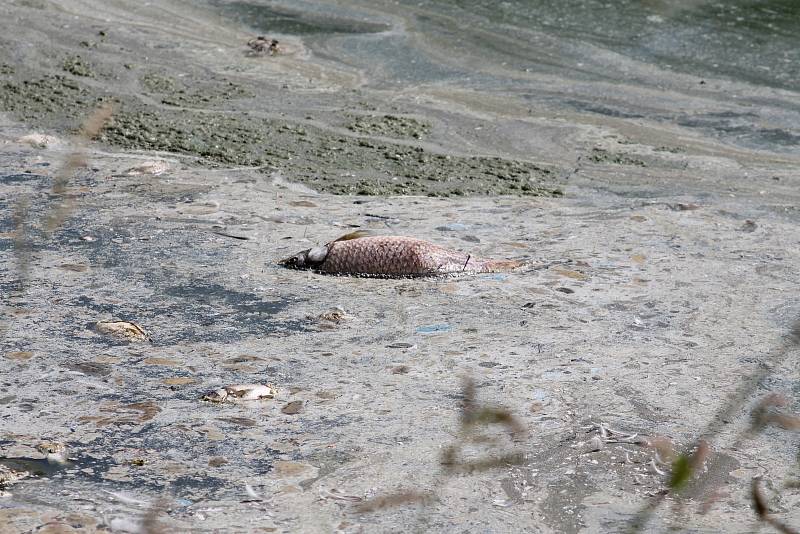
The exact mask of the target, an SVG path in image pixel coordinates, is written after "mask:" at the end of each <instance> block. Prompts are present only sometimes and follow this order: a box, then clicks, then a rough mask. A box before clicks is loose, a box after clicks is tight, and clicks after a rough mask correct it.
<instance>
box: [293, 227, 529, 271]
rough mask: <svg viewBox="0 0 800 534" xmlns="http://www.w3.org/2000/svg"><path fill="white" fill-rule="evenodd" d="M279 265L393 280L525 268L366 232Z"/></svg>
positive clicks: (305, 252) (340, 239) (402, 238)
mask: <svg viewBox="0 0 800 534" xmlns="http://www.w3.org/2000/svg"><path fill="white" fill-rule="evenodd" d="M278 264H279V265H282V266H283V267H287V268H290V269H306V270H312V271H317V272H320V273H326V274H342V275H355V276H373V277H379V278H393V277H406V276H409V277H411V276H436V275H445V274H456V273H494V272H505V271H511V270H514V269H516V268H517V267H520V266H522V265H523V262H521V261H517V260H492V259H483V258H473V257H472V256H471V255H470V254H465V253H463V252H459V251H457V250H452V249H448V248H444V247H441V246H439V245H435V244H433V243H431V242H429V241H425V240H423V239H416V238H413V237H403V236H366V235H364V232H353V233H350V234H347V235H344V236H342V237H340V238H339V239H337V240H335V241H331V242H330V243H328V244H326V245H323V246H319V247H314V248H310V249H308V250H304V251H302V252H299V253H297V254H295V255H294V256H290V257H288V258H286V259H283V260H281V261H280V262H278Z"/></svg>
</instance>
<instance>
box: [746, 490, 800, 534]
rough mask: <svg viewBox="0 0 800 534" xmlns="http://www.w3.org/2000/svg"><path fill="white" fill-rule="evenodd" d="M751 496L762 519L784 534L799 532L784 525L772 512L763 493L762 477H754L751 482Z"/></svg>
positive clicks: (754, 506)
mask: <svg viewBox="0 0 800 534" xmlns="http://www.w3.org/2000/svg"><path fill="white" fill-rule="evenodd" d="M750 496H751V497H752V499H753V509H754V510H755V512H756V515H757V516H758V518H759V519H760V520H761V521H764V522H765V523H767V524H769V525H772V527H774V528H775V530H777V531H778V532H783V534H798V531H797V530H795V529H793V528H791V527H789V526H788V525H784V524H783V523H781V522H780V521H778V520H777V519H775V518H774V517H772V515H771V514H770V511H769V506H767V500H766V499H765V498H764V494H763V493H761V477H753V481H752V482H751V483H750Z"/></svg>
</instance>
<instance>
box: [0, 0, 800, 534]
mask: <svg viewBox="0 0 800 534" xmlns="http://www.w3.org/2000/svg"><path fill="white" fill-rule="evenodd" d="M221 4H222V3H221V2H216V3H210V4H209V5H208V6H207V7H199V6H194V7H193V8H192V9H190V8H189V6H188V4H187V3H183V2H173V1H169V2H159V3H158V5H150V4H148V5H144V4H142V5H138V6H137V7H136V8H135V9H134V8H133V7H131V5H130V3H128V2H122V1H111V2H94V1H91V0H85V1H84V0H80V1H78V0H75V1H73V0H69V1H66V2H59V3H55V2H47V1H43V0H19V1H15V2H10V3H6V4H4V5H3V6H0V20H2V21H3V22H2V23H0V27H2V28H3V32H2V35H3V37H2V43H0V44H2V47H0V50H1V52H0V105H2V110H3V114H2V115H0V188H1V189H0V190H1V191H2V195H0V210H1V213H2V218H1V219H0V250H2V251H3V252H4V254H3V255H2V256H1V257H0V289H2V293H3V317H2V327H3V336H4V337H3V341H2V343H3V347H2V351H0V372H2V376H3V380H2V388H0V417H2V419H1V421H2V427H1V428H0V495H2V496H0V532H2V533H5V532H9V533H16V532H25V531H30V530H35V529H38V531H40V532H41V531H48V529H50V531H62V532H71V531H76V532H108V531H114V532H148V531H150V532H154V531H158V528H160V529H162V530H163V531H186V532H253V531H255V532H320V533H323V532H348V533H349V532H352V533H357V532H393V531H397V530H401V529H402V530H407V531H413V532H450V531H452V528H453V525H454V524H459V525H465V526H464V527H463V528H466V529H470V530H479V531H486V532H511V531H519V530H523V529H524V530H529V531H531V532H622V531H625V530H626V529H627V528H628V527H629V525H630V523H631V521H632V520H633V518H634V517H635V514H636V513H637V512H639V511H640V510H642V509H643V508H644V507H646V505H647V503H648V502H651V501H652V500H653V499H655V498H658V496H659V495H661V492H663V490H664V489H665V488H667V487H668V486H669V480H670V474H669V470H670V465H669V462H662V461H661V459H660V458H659V457H657V456H656V455H655V452H654V448H653V447H649V446H647V443H651V441H649V440H653V439H655V438H658V437H661V438H663V439H664V440H666V441H667V442H669V443H671V444H672V445H673V446H674V447H675V448H676V449H678V450H683V449H685V448H686V447H690V446H691V444H692V443H694V442H695V440H696V439H697V437H698V436H699V435H700V434H701V433H702V431H703V429H704V428H706V427H707V425H708V424H709V421H713V420H714V414H715V413H716V412H717V410H718V409H719V408H720V406H721V405H722V404H723V403H724V402H725V401H726V400H727V399H730V398H731V395H733V394H734V392H735V391H736V390H737V388H738V387H739V386H740V384H741V383H742V380H743V379H745V378H746V377H747V376H750V375H756V374H757V373H760V372H763V371H764V369H768V370H769V372H768V373H766V379H764V380H763V381H761V382H760V383H759V384H758V387H757V388H756V389H755V391H754V392H753V393H752V394H749V396H748V397H747V399H746V400H745V402H744V403H743V404H742V405H741V406H740V407H739V409H738V410H736V411H735V415H734V416H731V417H730V419H729V420H727V419H726V421H725V422H724V424H723V425H722V427H721V430H719V431H717V432H715V433H714V435H713V436H712V438H711V446H712V449H713V454H712V456H711V457H710V459H709V461H708V463H707V464H706V466H705V468H704V470H703V471H702V473H701V474H700V475H699V476H698V478H697V481H696V482H694V483H692V485H691V486H690V487H689V488H687V490H686V492H685V493H682V494H677V495H670V496H668V497H667V498H666V499H665V501H666V502H665V503H664V504H663V505H662V506H660V507H659V508H658V509H657V510H656V512H655V514H654V516H653V517H652V518H651V523H650V529H651V530H655V531H667V530H669V529H672V528H680V529H683V530H685V531H688V532H716V531H718V530H719V528H720V525H725V526H726V528H727V529H729V530H730V531H732V532H750V531H753V530H755V529H757V528H758V523H757V518H756V517H755V515H754V514H753V512H752V510H751V497H750V494H749V490H750V484H751V480H752V477H754V476H763V477H764V479H765V488H766V490H765V491H767V492H768V494H767V498H768V503H769V507H770V509H771V510H772V512H773V513H774V514H775V515H776V517H779V518H780V519H781V520H782V521H785V522H786V523H788V524H800V515H798V512H797V510H800V507H798V506H797V505H798V503H800V493H799V492H798V491H797V489H796V484H794V483H795V482H796V478H797V476H798V474H797V465H796V454H797V446H798V444H797V440H796V437H795V436H794V434H792V433H790V432H788V431H786V430H784V429H781V428H778V427H776V426H769V427H768V428H766V429H765V430H763V431H761V432H759V433H754V434H748V433H747V429H748V428H750V425H751V423H752V417H751V412H752V408H753V406H754V405H755V403H756V402H757V401H758V399H759V398H763V397H764V396H766V395H768V394H769V393H778V394H781V395H785V396H786V397H787V398H788V399H789V403H788V405H787V406H785V409H786V410H787V411H795V408H796V402H795V401H794V395H795V392H796V391H797V384H798V383H800V382H798V372H797V369H796V365H794V363H793V362H794V358H796V355H797V349H796V347H792V346H791V345H788V346H789V349H788V351H787V352H785V353H780V352H779V351H778V352H776V351H777V348H776V347H780V346H781V345H780V344H781V340H782V339H785V336H786V333H787V331H788V330H789V329H790V328H791V325H792V324H793V323H794V321H795V320H796V319H797V317H798V316H800V306H799V305H798V302H797V298H796V297H797V294H798V283H797V277H796V273H797V272H798V269H799V268H800V241H798V237H797V236H798V235H800V232H798V226H799V225H800V209H799V208H798V206H800V193H798V191H800V176H799V175H798V174H797V171H796V169H797V168H798V167H797V166H798V163H800V161H798V160H800V155H798V154H797V153H796V152H795V151H793V150H792V149H791V148H792V146H793V145H792V138H791V135H790V134H791V131H790V129H787V127H786V124H787V123H788V122H789V121H790V120H791V113H793V112H792V111H791V109H789V108H787V107H786V102H787V101H789V100H791V98H792V97H793V94H792V93H791V92H790V91H788V90H782V89H775V88H770V87H761V86H750V85H746V84H743V83H740V82H732V81H730V80H726V79H723V78H719V79H715V78H713V77H706V78H704V79H703V81H704V83H703V85H702V86H701V85H700V84H699V79H697V78H692V77H691V76H689V75H687V74H675V73H663V72H656V71H653V69H650V68H644V67H642V68H641V70H640V71H637V76H638V77H639V78H637V79H642V80H645V82H646V83H642V84H639V85H637V84H635V83H633V82H632V81H628V82H625V83H611V82H608V81H603V80H599V79H598V80H595V81H594V82H590V81H586V79H582V78H580V77H572V78H570V77H568V76H567V77H561V78H559V77H558V76H561V75H560V74H559V72H562V70H560V69H562V67H561V66H559V65H557V64H555V63H554V62H553V61H554V60H553V58H552V57H549V56H548V58H546V59H547V60H548V61H551V65H550V67H548V68H549V69H550V70H547V69H545V68H544V67H543V68H541V69H540V70H537V69H535V68H534V69H531V70H530V71H527V72H526V71H525V70H524V69H522V68H519V69H517V66H515V65H511V64H508V65H506V64H503V61H501V60H500V59H499V56H497V59H498V60H497V61H494V62H493V61H486V60H485V59H480V60H479V58H480V57H481V56H482V55H484V54H489V55H490V54H491V51H492V50H493V48H492V47H491V46H488V45H487V46H486V47H485V48H484V49H481V50H477V51H473V50H471V49H468V48H467V49H465V50H464V51H463V53H459V54H450V55H448V54H446V53H443V52H442V50H447V48H446V46H445V45H446V42H447V39H450V38H451V37H452V35H451V34H446V33H441V34H437V33H435V32H428V33H426V32H425V31H424V28H426V27H427V25H430V24H433V23H434V22H435V23H436V24H439V25H440V26H438V27H442V26H443V27H447V28H451V27H452V28H455V27H456V26H457V25H458V24H462V23H463V21H459V20H458V19H455V18H454V19H453V20H452V21H451V20H449V19H448V18H447V17H444V16H441V15H437V13H436V12H434V11H431V12H429V13H427V14H426V15H427V16H428V18H427V19H426V18H425V17H423V16H422V14H420V12H416V11H413V10H412V11H409V12H410V13H412V15H413V16H412V15H408V14H407V13H405V12H404V11H403V9H401V8H400V7H396V6H393V5H392V4H389V3H387V4H386V5H384V4H383V3H380V4H376V5H375V6H371V7H365V6H360V5H358V4H357V3H349V2H348V3H342V4H336V5H333V4H315V3H309V5H308V6H306V8H304V9H307V12H305V15H303V17H300V16H299V15H297V9H294V10H292V9H290V8H288V7H286V6H283V5H282V4H275V5H273V4H270V6H271V7H270V9H269V10H266V11H259V13H261V14H262V15H263V16H264V17H265V18H264V19H263V20H266V21H268V22H270V23H271V24H278V23H280V24H283V25H284V28H294V31H295V33H286V34H280V33H278V34H276V38H277V39H278V40H279V42H280V45H281V46H282V51H281V52H280V53H278V54H275V55H269V54H253V53H252V52H253V50H251V49H249V48H248V46H247V42H248V40H250V39H252V38H253V37H254V36H255V35H257V33H255V32H254V31H253V28H250V27H245V26H244V25H243V24H242V22H241V20H240V19H237V18H236V17H233V16H230V14H229V13H228V14H225V9H222V8H220V5H221ZM225 4H226V5H230V6H233V7H231V9H234V8H235V9H236V10H238V11H236V13H240V14H241V13H244V12H243V11H241V10H242V9H244V8H245V7H246V8H247V9H250V8H249V7H247V6H250V4H247V3H244V2H239V3H237V2H228V3H225ZM240 4H241V5H240ZM243 6H244V7H243ZM290 7H291V6H290ZM401 7H402V6H401ZM409 9H410V8H409ZM414 9H422V8H419V7H418V8H414ZM437 16H438V17H439V18H437ZM404 17H405V18H404ZM259 20H262V19H259ZM443 21H444V22H443ZM319 28H323V29H326V30H325V31H332V30H331V28H333V29H335V32H334V33H333V34H326V33H325V31H319ZM23 29H24V31H23ZM476 31H477V26H476ZM487 36H488V37H487V39H488V38H489V37H491V38H492V39H496V41H495V40H492V41H491V44H492V46H494V45H495V44H497V43H500V42H502V39H501V37H492V36H491V35H489V34H488V33H487ZM364 42H367V43H372V44H371V45H370V46H373V45H374V47H377V48H375V50H377V51H378V52H375V54H376V57H378V58H381V61H380V62H379V63H381V62H382V63H381V64H382V65H383V66H382V67H381V68H380V69H378V68H377V67H376V68H375V70H374V71H370V70H369V69H367V68H365V67H363V65H364V63H363V61H366V60H365V59H364V58H365V57H367V58H368V59H369V57H370V56H369V55H368V54H365V53H364V52H363V51H364V50H365V49H366V48H364V46H366V45H363V46H362V45H360V44H359V43H364ZM487 42H488V41H487ZM45 43H46V46H45ZM386 43H389V44H392V43H393V44H392V46H388V45H387V44H386ZM545 44H546V43H545ZM498 46H499V45H498ZM542 46H544V44H543V45H542ZM370 50H372V49H370ZM398 50H399V51H400V53H401V54H402V57H400V59H398V58H397V56H392V55H391V54H395V53H397V51H398ZM420 50H423V51H424V57H423V56H420V57H417V56H416V55H415V54H419V53H420ZM498 50H502V48H499V49H498ZM543 50H549V48H543ZM381 54H383V55H381ZM520 57H521V56H520ZM553 57H555V56H553ZM393 58H394V59H393ZM476 58H478V59H476ZM401 59H403V61H405V60H415V61H418V62H419V63H418V64H419V65H421V67H420V71H419V72H421V73H423V74H425V76H427V78H426V79H424V80H422V79H420V80H416V81H414V80H412V81H408V80H407V79H406V78H403V75H404V74H403V73H406V75H407V76H412V75H415V74H414V73H413V72H410V71H409V72H407V71H406V70H404V69H406V67H405V65H406V63H404V62H403V61H401ZM601 60H603V57H602V56H601V55H597V56H596V57H594V58H593V61H597V62H601ZM465 65H474V70H475V74H474V79H472V80H466V79H465V78H463V74H462V70H459V69H463V68H464V66H465ZM597 65H599V63H597V64H595V63H592V64H591V65H590V66H587V67H586V68H585V69H584V70H585V72H593V71H592V69H600V67H598V66H597ZM590 67H591V68H590ZM526 68H527V67H526ZM513 69H517V70H514V73H513V77H514V80H516V81H514V83H509V84H508V85H507V86H504V85H503V83H501V82H502V81H503V80H505V79H506V78H503V76H506V75H507V72H509V71H510V70H513ZM600 70H602V69H600ZM490 71H491V72H493V73H494V74H493V75H494V76H497V78H491V76H489V75H488V74H487V72H490ZM420 76H421V75H420ZM484 76H488V77H489V78H491V79H493V80H495V81H494V82H492V83H493V84H495V85H496V86H497V87H493V86H487V85H486V82H485V80H484V79H483V78H482V77H484ZM582 76H586V74H585V73H584V74H583V75H582ZM436 77H438V78H436ZM434 78H435V81H431V80H433V79H434ZM387 80H388V81H387ZM392 80H405V81H404V82H403V84H400V83H399V82H396V83H395V82H392ZM453 80H455V81H453ZM393 83H395V85H393ZM637 83H638V82H637ZM482 84H483V85H482ZM732 94H736V95H738V98H732V97H731V96H730V95H732ZM755 102H760V103H761V104H759V107H755V105H754V103H755ZM103 103H111V104H112V106H113V109H114V111H113V116H112V119H111V122H109V124H108V126H107V127H106V128H105V129H104V130H103V131H102V133H101V134H100V135H99V136H98V137H97V138H96V139H95V140H93V141H92V142H91V143H88V145H87V147H86V148H85V149H83V150H82V151H79V155H80V156H81V158H78V159H81V160H82V159H83V158H85V160H86V162H87V165H86V166H78V167H74V168H72V170H71V171H70V172H69V180H68V185H67V189H66V192H63V193H58V192H57V191H54V189H53V188H54V184H58V180H59V177H60V176H62V175H63V174H64V169H65V165H66V164H65V162H67V161H71V159H70V158H74V155H75V150H76V146H77V145H76V142H75V140H74V139H73V137H72V135H73V134H74V133H75V132H76V130H77V129H78V127H79V125H80V124H81V122H82V121H84V120H85V119H86V117H87V116H88V115H89V114H91V112H92V110H93V109H95V108H96V107H97V106H98V105H99V104H103ZM762 104H763V105H762ZM748 109H749V111H747V110H748ZM780 110H784V111H780ZM731 114H733V115H731ZM742 117H743V118H742ZM736 128H739V130H736ZM737 132H739V133H737ZM34 134H36V135H34ZM43 134H47V135H49V136H51V137H43ZM784 134H785V135H784ZM770 136H773V137H770ZM765 139H767V140H768V139H773V140H774V142H773V143H772V144H770V143H768V142H767V143H765ZM60 208H64V210H63V213H64V215H63V217H62V218H61V219H59V224H58V225H56V227H55V228H54V229H52V230H51V229H49V226H48V224H49V223H48V221H49V220H52V219H48V217H49V216H50V215H52V214H53V213H59V212H58V210H59V209H60ZM353 230H368V231H371V232H373V233H376V234H386V235H392V234H396V235H408V236H414V237H422V238H425V239H429V240H431V241H434V242H436V243H438V244H441V245H443V246H447V247H449V248H454V249H458V250H463V251H465V252H468V253H471V254H474V255H475V256H477V257H494V258H509V259H517V260H525V261H527V262H530V264H531V265H534V266H535V267H536V268H535V269H531V270H529V271H526V272H519V273H494V274H484V275H471V276H461V277H453V278H444V279H400V280H378V279H361V278H348V277H335V276H334V277H332V276H323V275H318V274H314V273H306V272H296V271H291V270H286V269H281V268H279V267H278V266H277V265H276V264H275V262H276V261H277V260H278V259H280V258H284V257H286V256H288V255H290V254H292V253H295V252H297V251H299V250H303V249H307V248H309V247H311V246H313V245H315V244H318V243H325V242H328V241H330V240H331V239H335V238H336V237H338V236H339V235H342V234H345V233H348V232H351V231H353ZM21 266H24V267H25V269H22V268H21ZM23 274H24V275H25V276H23ZM103 321H128V322H132V323H135V324H136V325H140V326H141V328H142V330H143V331H144V332H146V334H147V335H146V336H144V335H143V336H141V339H139V338H135V337H127V338H126V337H124V336H123V337H114V336H113V335H109V334H108V333H104V332H103V331H102V330H98V327H97V325H98V322H103ZM470 380H471V382H470ZM470 383H471V384H472V386H470V385H469V384H470ZM235 384H263V385H266V384H270V385H271V386H273V387H274V388H275V389H276V390H277V393H276V394H275V397H274V398H263V399H259V400H249V401H248V400H243V401H236V399H233V400H231V401H230V402H227V401H226V402H208V401H204V400H202V398H203V396H204V395H207V394H208V393H209V392H211V391H215V390H219V389H220V388H224V387H225V386H231V385H235ZM476 414H478V415H476ZM42 442H46V443H47V445H43V444H42ZM54 443H55V444H62V445H64V446H65V447H66V449H65V455H66V458H67V459H68V461H66V462H59V461H57V459H56V460H55V461H54V460H53V456H52V455H53V454H54V453H53V451H54V450H56V449H57V447H56V446H55V445H53V444H54ZM48 458H49V459H48ZM25 469H29V470H30V471H32V473H31V474H32V475H34V476H29V477H26V478H19V479H16V478H15V477H16V475H15V473H19V472H20V471H23V470H25ZM4 477H5V478H4ZM793 484H794V485H793ZM310 511H313V513H311V512H310ZM153 522H155V523H157V524H158V525H159V527H157V528H155V527H152V524H153Z"/></svg>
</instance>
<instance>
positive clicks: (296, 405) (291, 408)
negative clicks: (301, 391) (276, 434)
mask: <svg viewBox="0 0 800 534" xmlns="http://www.w3.org/2000/svg"><path fill="white" fill-rule="evenodd" d="M302 411H303V401H301V400H296V401H292V402H290V403H288V404H286V406H284V407H283V408H281V413H284V414H286V415H295V414H298V413H300V412H302Z"/></svg>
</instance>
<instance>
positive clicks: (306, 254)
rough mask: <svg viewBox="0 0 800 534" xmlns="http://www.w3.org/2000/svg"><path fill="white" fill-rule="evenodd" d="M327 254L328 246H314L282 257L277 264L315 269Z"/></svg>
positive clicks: (294, 267)
mask: <svg viewBox="0 0 800 534" xmlns="http://www.w3.org/2000/svg"><path fill="white" fill-rule="evenodd" d="M327 256H328V247H327V246H323V247H314V248H310V249H308V250H304V251H302V252H298V253H297V254H295V255H294V256H289V257H288V258H285V259H282V260H281V261H279V262H278V265H280V266H282V267H286V268H288V269H315V268H316V267H319V265H320V264H321V263H322V262H323V261H325V258H326V257H327Z"/></svg>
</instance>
